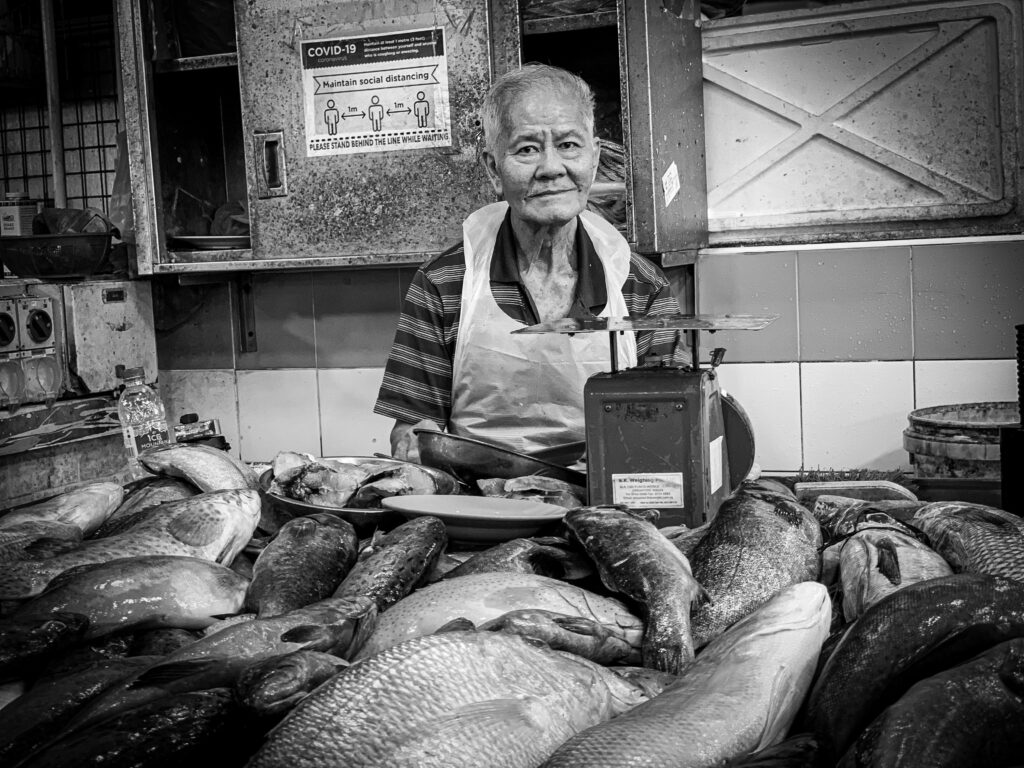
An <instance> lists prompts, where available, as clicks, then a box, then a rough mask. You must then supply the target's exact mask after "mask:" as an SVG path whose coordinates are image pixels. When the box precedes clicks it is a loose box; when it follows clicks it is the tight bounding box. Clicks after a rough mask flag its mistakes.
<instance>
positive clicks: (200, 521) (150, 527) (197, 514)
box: [0, 491, 260, 600]
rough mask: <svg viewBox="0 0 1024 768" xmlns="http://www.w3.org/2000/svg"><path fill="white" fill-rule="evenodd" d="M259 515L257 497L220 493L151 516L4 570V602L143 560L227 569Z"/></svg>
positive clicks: (0, 573) (0, 592)
mask: <svg viewBox="0 0 1024 768" xmlns="http://www.w3.org/2000/svg"><path fill="white" fill-rule="evenodd" d="M259 515H260V497H259V494H258V493H257V492H256V491H218V492H215V493H204V494H200V495H198V496H193V497H191V498H188V499H182V500H181V501H170V502H167V503H166V504H161V505H160V506H159V507H155V508H153V509H152V510H151V514H149V515H147V516H146V519H145V520H142V521H140V522H138V523H137V524H135V525H133V526H132V527H131V528H129V529H128V530H127V531H125V532H124V533H120V534H116V535H113V536H108V537H106V538H104V539H94V540H88V541H83V542H82V543H81V544H80V545H79V546H78V547H76V548H75V549H73V550H70V551H68V552H64V553H61V554H59V555H55V556H53V557H50V558H47V559H45V560H32V561H19V562H14V563H2V564H0V600H24V599H27V598H29V597H34V596H35V595H38V594H39V593H40V592H42V591H43V590H44V589H45V588H46V586H47V585H48V584H49V583H50V581H52V580H53V579H54V578H56V577H57V576H59V575H60V574H61V573H63V572H64V571H67V570H69V569H71V568H74V567H76V566H79V565H93V564H98V563H104V562H107V561H108V560H113V559H115V558H124V557H138V556H142V555H183V556H188V557H199V558H202V559H204V560H213V561H215V562H218V563H221V564H224V563H229V562H231V560H233V559H234V557H235V555H237V554H238V553H239V552H240V551H241V550H242V548H243V547H244V546H245V545H246V543H247V542H248V541H249V538H250V537H251V536H252V533H253V531H254V530H255V528H256V522H257V521H258V520H259Z"/></svg>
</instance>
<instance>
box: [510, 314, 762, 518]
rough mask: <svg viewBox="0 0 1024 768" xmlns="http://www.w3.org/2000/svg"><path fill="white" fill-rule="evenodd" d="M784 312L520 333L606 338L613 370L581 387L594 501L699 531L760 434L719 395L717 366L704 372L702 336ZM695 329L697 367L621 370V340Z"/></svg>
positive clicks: (755, 324)
mask: <svg viewBox="0 0 1024 768" xmlns="http://www.w3.org/2000/svg"><path fill="white" fill-rule="evenodd" d="M777 318H778V315H678V314H677V315H661V316H656V317H643V318H629V317H623V318H615V317H608V318H604V317H598V318H583V319H576V318H563V319H561V320H555V321H553V322H549V323H540V324H538V325H531V326H529V327H527V328H521V329H519V330H517V331H514V333H565V334H569V335H570V336H572V335H573V334H577V333H599V332H605V333H607V334H608V338H609V342H610V345H609V346H610V349H611V371H610V372H609V373H597V374H594V375H593V376H591V377H590V378H589V379H588V380H587V383H586V385H585V386H584V389H583V403H584V424H585V436H586V445H587V491H588V494H589V503H590V504H591V505H594V506H598V505H602V504H606V505H607V504H619V505H622V506H626V507H630V508H634V509H658V510H659V511H660V512H661V515H660V517H659V519H658V525H659V526H667V525H679V524H683V525H687V526H690V527H696V526H698V525H702V524H704V523H705V522H707V521H708V520H710V519H711V518H712V517H714V515H715V513H716V512H717V511H718V507H719V505H720V504H721V503H722V502H723V501H724V500H725V498H726V497H727V496H728V495H729V494H730V493H732V491H733V490H735V488H736V487H737V486H738V485H739V484H740V482H742V480H743V478H744V477H746V475H747V473H748V472H749V471H750V468H751V466H752V465H753V462H754V434H753V431H752V429H751V427H750V421H749V419H747V417H746V414H745V413H744V412H743V409H742V408H741V407H740V406H739V403H737V402H736V401H735V400H734V399H732V398H731V397H729V396H728V395H725V394H723V393H722V391H721V390H720V389H719V386H718V381H717V377H716V374H715V368H717V367H718V365H719V364H720V363H721V362H722V358H723V356H724V355H725V350H724V349H722V348H716V349H714V350H713V351H712V353H711V362H710V366H709V367H706V368H701V367H700V356H699V344H698V340H697V339H698V332H699V331H707V332H709V333H714V332H715V331H759V330H761V329H763V328H766V327H767V326H768V325H770V324H771V323H772V322H773V321H774V320H776V319H777ZM662 330H675V331H676V334H677V335H676V338H677V340H678V334H679V333H680V332H681V331H690V332H691V333H690V342H691V347H692V349H691V355H692V361H693V363H692V367H691V368H681V367H677V366H671V365H653V366H644V365H640V366H638V367H636V368H627V369H626V370H619V359H618V349H617V346H616V343H615V334H616V333H625V332H626V331H662Z"/></svg>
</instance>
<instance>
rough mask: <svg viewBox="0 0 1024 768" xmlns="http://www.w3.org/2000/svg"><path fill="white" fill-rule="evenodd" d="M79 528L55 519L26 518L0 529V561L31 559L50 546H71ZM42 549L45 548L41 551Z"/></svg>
mask: <svg viewBox="0 0 1024 768" xmlns="http://www.w3.org/2000/svg"><path fill="white" fill-rule="evenodd" d="M81 540H82V529H81V528H79V527H78V526H77V525H72V524H71V523H60V522H57V521H55V520H26V521H25V522H22V523H15V524H14V525H11V526H8V527H7V528H2V529H0V563H9V562H13V561H15V560H33V559H38V558H39V557H40V556H48V553H53V551H54V550H67V549H73V548H74V547H75V546H76V545H77V544H78V542H80V541H81ZM43 550H45V551H43Z"/></svg>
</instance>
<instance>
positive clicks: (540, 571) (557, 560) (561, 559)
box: [526, 547, 566, 579]
mask: <svg viewBox="0 0 1024 768" xmlns="http://www.w3.org/2000/svg"><path fill="white" fill-rule="evenodd" d="M526 560H527V562H528V563H529V564H530V569H531V570H532V571H533V572H534V573H536V574H537V575H538V576H547V577H548V578H550V579H562V578H564V577H565V574H566V567H565V556H564V554H563V553H561V552H559V551H557V550H555V549H554V547H544V548H539V549H535V550H533V551H532V552H530V553H529V554H528V555H527V556H526Z"/></svg>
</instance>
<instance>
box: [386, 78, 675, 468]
mask: <svg viewBox="0 0 1024 768" xmlns="http://www.w3.org/2000/svg"><path fill="white" fill-rule="evenodd" d="M483 125H484V139H485V147H486V148H485V151H484V152H483V153H482V156H481V160H482V163H483V166H484V169H485V170H486V172H487V176H488V178H489V179H490V181H491V184H492V185H493V187H494V190H495V192H496V193H497V194H498V196H499V198H500V199H501V201H502V202H498V203H492V204H490V205H486V206H484V207H483V208H481V209H480V210H477V211H475V212H474V213H472V214H471V215H470V216H469V217H468V218H467V219H466V221H465V222H464V223H463V239H462V243H460V244H459V245H457V246H456V247H454V248H452V249H450V250H448V251H446V252H445V253H443V254H441V255H440V256H438V257H436V258H434V259H432V260H430V261H428V262H426V263H425V264H424V265H423V266H421V267H420V268H419V270H418V271H417V272H416V275H415V277H414V278H413V281H412V284H411V286H410V287H409V291H408V293H407V295H406V298H405V304H404V307H403V309H402V316H401V319H400V320H399V323H398V330H397V332H396V334H395V342H394V346H393V347H392V349H391V356H390V358H389V359H388V364H387V369H386V371H385V374H384V381H383V384H382V385H381V389H380V394H379V395H378V399H377V404H376V406H375V408H374V412H375V413H378V414H381V415H384V416H390V417H392V418H394V419H395V426H394V428H393V429H392V432H391V449H392V454H393V455H394V456H395V457H396V458H400V459H410V460H416V459H417V458H418V452H417V450H416V440H415V437H414V435H413V434H412V430H413V429H414V428H416V427H428V428H431V429H442V428H446V429H447V430H448V431H450V432H451V433H453V434H456V435H462V436H465V437H472V438H477V439H480V440H486V441H488V442H492V443H497V444H501V445H505V446H507V447H510V448H512V449H514V450H519V451H522V452H526V453H530V452H533V451H537V450H541V449H543V448H546V447H550V446H555V445H562V444H564V443H569V442H573V441H577V440H582V439H583V385H584V382H585V381H586V380H587V378H588V377H590V376H591V375H593V374H595V373H598V372H600V371H603V370H608V368H609V366H610V361H609V358H610V355H609V349H608V337H607V336H606V335H605V334H577V335H576V336H573V337H571V338H570V337H568V336H565V335H561V334H544V335H533V334H515V335H514V334H513V333H512V331H514V330H516V329H517V328H522V327H524V326H526V325H532V324H535V323H539V322H546V321H550V320H556V319H559V318H563V317H589V316H593V315H597V316H602V317H623V316H626V315H634V316H638V315H639V316H642V315H657V314H670V313H673V312H678V311H679V305H678V304H677V302H676V299H675V297H674V296H673V294H672V291H671V288H670V286H669V282H668V280H667V279H666V278H665V276H664V274H662V272H661V270H660V269H658V267H656V266H655V265H654V264H652V263H651V262H649V261H647V260H645V259H644V258H642V257H640V256H637V255H636V254H633V253H631V252H630V249H629V246H628V244H627V243H626V240H625V239H624V238H623V237H622V236H621V235H620V234H619V233H618V231H616V230H615V228H614V227H613V226H611V225H610V224H609V223H608V222H606V221H605V220H604V219H602V218H601V217H600V216H597V215H596V214H593V213H591V212H589V211H586V210H585V209H586V204H587V194H588V192H589V190H590V186H591V184H593V182H594V176H595V174H596V172H597V165H598V159H599V157H600V145H599V144H598V141H597V138H596V137H595V136H594V98H593V94H592V93H591V90H590V87H589V86H588V85H587V84H586V83H585V82H584V81H583V80H581V79H580V78H578V77H576V76H575V75H573V74H571V73H569V72H566V71H564V70H561V69H558V68H555V67H550V66H545V65H528V66H525V67H523V68H522V69H520V70H517V71H514V72H510V73H508V74H505V75H503V76H502V77H500V78H499V79H498V80H497V81H496V82H495V83H494V85H493V86H492V87H491V90H490V92H489V93H488V95H487V97H486V99H485V100H484V105H483ZM662 336H665V334H662ZM655 342H657V344H655ZM666 342H668V343H666ZM670 342H671V335H668V338H659V339H655V337H654V334H652V333H649V332H647V333H639V334H629V333H627V334H620V335H619V350H618V354H619V360H620V361H622V365H623V366H624V367H625V366H633V365H636V363H637V360H638V358H639V357H644V356H645V355H646V354H647V353H649V352H653V353H654V354H658V353H659V352H661V353H663V354H664V353H670V351H669V346H670ZM652 345H655V346H657V347H659V349H654V348H652ZM678 362H685V361H684V360H680V361H678Z"/></svg>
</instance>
